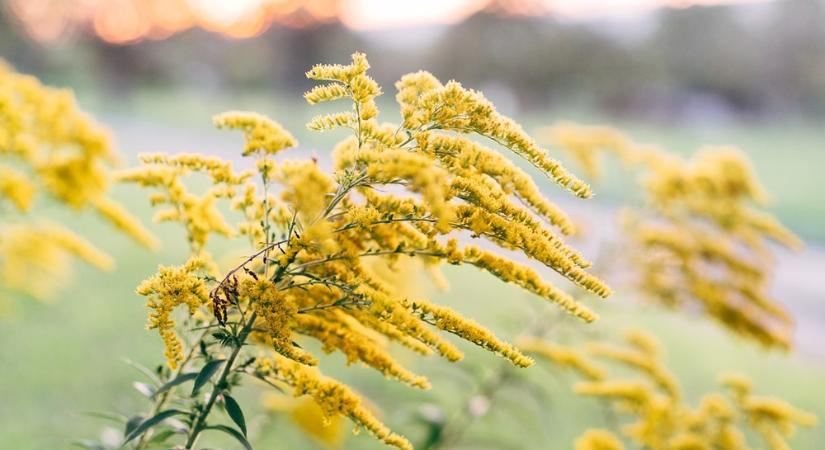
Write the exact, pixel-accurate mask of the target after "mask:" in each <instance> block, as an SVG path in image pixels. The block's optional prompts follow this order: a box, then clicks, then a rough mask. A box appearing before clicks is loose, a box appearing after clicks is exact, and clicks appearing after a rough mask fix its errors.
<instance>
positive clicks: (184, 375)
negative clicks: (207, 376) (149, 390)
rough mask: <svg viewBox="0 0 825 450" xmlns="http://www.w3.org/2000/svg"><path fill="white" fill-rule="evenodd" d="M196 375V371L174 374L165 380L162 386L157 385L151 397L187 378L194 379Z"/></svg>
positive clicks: (183, 381)
mask: <svg viewBox="0 0 825 450" xmlns="http://www.w3.org/2000/svg"><path fill="white" fill-rule="evenodd" d="M197 377H198V373H197V372H187V373H182V374H180V375H178V376H176V377H175V378H174V379H172V380H170V381H168V382H166V383H165V384H164V385H163V386H161V387H159V388H158V390H156V391H155V395H153V396H152V397H157V396H158V395H160V394H163V393H164V392H166V391H168V390H169V389H172V388H173V387H175V386H177V385H179V384H182V383H186V382H187V381H189V380H194V379H195V378H197Z"/></svg>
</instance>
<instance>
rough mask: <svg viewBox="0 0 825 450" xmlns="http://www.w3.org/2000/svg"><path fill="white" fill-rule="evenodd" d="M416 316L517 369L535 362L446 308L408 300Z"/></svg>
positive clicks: (476, 324) (422, 301)
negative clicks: (502, 359)
mask: <svg viewBox="0 0 825 450" xmlns="http://www.w3.org/2000/svg"><path fill="white" fill-rule="evenodd" d="M404 303H405V304H406V306H407V308H409V309H410V311H412V312H413V313H414V314H416V315H418V316H420V317H422V318H423V320H424V321H425V322H427V323H431V324H432V325H433V326H434V327H436V328H438V329H440V330H444V331H446V332H448V333H452V334H455V335H456V336H459V337H461V338H462V339H464V340H466V341H468V342H472V343H473V344H475V345H478V346H479V347H481V348H483V349H485V350H487V351H489V352H492V353H496V354H498V355H500V356H501V357H503V358H506V359H508V360H510V362H511V363H512V364H513V365H514V366H516V367H530V366H532V365H533V364H534V363H535V361H533V359H532V358H530V357H527V356H525V355H524V354H523V353H521V352H520V351H519V349H517V348H516V347H514V346H513V345H511V344H508V343H506V342H503V341H501V340H499V339H498V338H497V337H496V336H495V335H494V334H493V333H492V332H491V331H490V330H488V329H486V328H484V327H482V326H481V325H479V324H478V323H476V322H475V321H473V320H470V319H466V318H464V317H462V316H461V315H459V314H458V313H456V312H455V311H453V310H452V309H450V308H447V307H444V306H438V305H434V304H432V303H430V302H428V301H426V300H407V301H405V302H404Z"/></svg>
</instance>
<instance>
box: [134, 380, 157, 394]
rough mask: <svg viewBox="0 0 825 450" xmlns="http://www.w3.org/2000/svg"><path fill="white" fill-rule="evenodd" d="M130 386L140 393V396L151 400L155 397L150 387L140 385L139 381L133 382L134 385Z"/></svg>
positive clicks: (143, 384)
mask: <svg viewBox="0 0 825 450" xmlns="http://www.w3.org/2000/svg"><path fill="white" fill-rule="evenodd" d="M132 386H133V387H134V388H135V389H137V391H138V392H140V393H141V394H143V395H145V396H146V397H148V398H152V397H154V395H155V390H154V389H152V387H151V386H149V385H148V384H146V383H141V382H140V381H135V382H134V383H132Z"/></svg>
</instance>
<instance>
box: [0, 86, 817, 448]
mask: <svg viewBox="0 0 825 450" xmlns="http://www.w3.org/2000/svg"><path fill="white" fill-rule="evenodd" d="M175 100H176V101H175V102H174V103H175V105H176V106H172V105H171V103H172V102H171V101H170V100H168V99H167V100H166V106H168V108H166V107H165V106H164V104H163V103H162V101H161V105H160V106H158V105H157V104H155V103H152V102H156V101H160V99H154V98H150V99H146V100H141V101H139V102H138V103H137V104H135V105H132V107H134V108H135V110H137V111H143V113H142V114H143V116H144V117H145V118H146V119H145V120H146V121H147V122H159V121H164V122H167V123H169V124H170V125H166V126H168V127H169V128H174V130H175V132H178V133H180V132H183V133H184V135H188V134H192V135H197V134H203V135H204V136H205V137H204V138H203V140H202V141H206V140H210V139H211V138H212V137H213V136H217V134H208V133H214V132H207V131H206V130H207V129H208V128H207V127H208V123H209V117H210V116H211V114H212V113H213V112H215V111H220V110H223V109H229V108H255V109H258V110H262V111H264V112H267V113H269V114H271V115H272V116H273V117H278V118H284V122H285V123H286V125H287V126H289V127H291V128H293V129H299V127H300V124H301V123H303V122H304V120H305V119H306V117H307V116H309V115H311V114H313V113H316V112H317V111H314V110H311V109H309V108H307V107H304V106H301V109H300V111H301V112H293V111H292V110H291V107H290V106H289V105H283V104H277V103H274V102H269V101H266V100H261V99H260V98H257V97H250V98H240V97H239V98H236V99H234V102H232V103H230V102H229V101H224V100H220V99H218V100H214V99H212V100H209V101H205V100H202V99H197V98H194V99H193V98H190V97H183V98H179V99H175ZM144 103H145V104H153V105H154V106H152V107H144V106H143V105H144ZM144 108H145V109H144ZM176 108H179V109H176ZM182 110H186V111H189V112H190V113H191V114H189V113H187V114H186V115H183V114H181V111H182ZM108 113H109V114H114V115H116V114H118V111H109V112H108ZM549 116H550V117H552V119H550V120H546V121H545V120H543V119H542V118H538V117H533V118H531V120H530V121H529V122H528V125H530V126H538V125H540V124H544V123H549V122H552V121H554V120H557V119H563V118H565V117H561V116H559V117H556V115H555V114H552V115H549ZM104 117H106V116H104ZM181 117H186V119H181ZM574 118H575V117H574ZM594 120H595V119H594ZM585 121H593V120H585ZM622 125H623V126H624V127H626V128H627V129H628V130H630V131H631V133H632V134H633V135H634V136H635V137H637V138H638V139H639V140H640V141H644V142H657V143H660V144H663V145H665V146H666V147H668V148H672V149H673V150H674V151H680V152H689V151H691V150H692V149H694V148H695V147H697V146H699V145H700V144H702V143H720V144H721V143H726V144H736V145H739V146H741V147H743V148H745V149H747V151H748V152H749V153H750V154H751V155H752V156H753V158H754V161H755V165H756V167H757V170H758V171H759V173H760V175H761V176H762V178H763V179H764V182H765V185H766V186H767V188H768V189H769V190H770V191H771V192H773V193H774V194H775V200H776V208H775V211H777V212H778V214H779V215H780V216H781V217H782V219H783V220H785V221H786V222H787V223H789V224H790V225H791V227H792V228H794V229H795V230H797V231H799V232H800V233H802V234H803V235H804V236H806V237H808V238H810V240H812V241H817V240H825V223H823V222H825V202H822V201H821V199H819V198H818V196H821V194H823V193H825V177H821V176H817V173H816V171H817V170H819V168H820V167H823V166H825V151H823V149H825V129H817V128H815V127H813V126H811V125H805V124H789V125H783V126H779V125H776V126H766V127H758V128H749V127H745V126H733V127H727V128H723V129H715V130H700V129H692V130H691V129H687V130H684V129H679V130H677V129H668V128H665V129H661V128H653V127H650V126H645V125H643V124H638V123H626V124H622ZM132 134H133V135H135V136H138V135H140V134H145V133H142V132H140V130H138V131H134V130H133V132H132ZM153 139H154V140H153ZM328 139H329V138H320V139H316V138H312V139H309V140H306V141H307V142H309V145H310V146H312V145H316V146H318V147H319V148H321V146H322V144H323V143H324V142H328ZM202 141H201V142H202ZM175 142H176V143H178V142H180V139H178V140H176V141H175ZM219 142H220V143H221V145H222V143H223V142H227V143H231V142H235V141H219ZM120 143H121V148H122V149H123V152H124V153H125V154H126V155H133V154H134V153H135V152H138V151H147V150H164V151H165V150H178V149H179V150H187V151H199V150H200V148H192V147H197V143H193V144H192V147H187V148H177V147H176V148H169V145H167V144H166V143H165V142H162V140H161V139H159V138H158V136H150V137H148V138H146V140H139V139H134V140H133V139H131V138H127V139H126V140H123V139H121V142H120ZM789 143H790V144H789ZM234 148H237V147H234ZM129 158H131V156H129ZM620 184H621V183H620V181H619V178H618V177H615V176H612V175H611V177H609V179H608V181H607V183H606V184H605V185H603V187H601V188H600V189H602V190H601V191H600V192H611V191H613V190H614V189H613V188H614V187H615V188H616V189H615V190H616V191H620V187H621V186H620ZM142 195H143V194H142V193H139V192H137V191H136V190H133V189H131V188H126V187H120V188H118V189H117V196H118V198H120V199H122V200H123V201H124V202H125V203H127V204H128V205H133V206H134V208H133V209H134V211H135V213H136V214H137V215H139V216H140V217H144V218H147V217H150V215H151V212H150V211H149V208H148V207H147V206H146V205H145V203H146V202H144V201H143V199H142ZM600 196H601V198H602V199H603V201H608V202H611V201H615V200H617V199H618V198H619V196H617V195H610V194H600ZM57 218H58V219H60V220H63V221H65V222H67V223H69V224H70V225H71V226H72V227H73V228H74V229H77V230H82V231H83V233H84V234H85V235H87V236H92V237H93V240H94V241H95V242H96V243H97V244H98V245H99V246H100V247H102V248H103V249H105V250H107V251H108V252H110V253H111V254H112V255H113V256H115V258H116V259H117V261H118V267H117V269H116V270H115V271H113V272H111V273H105V274H101V273H98V272H94V271H92V270H90V269H87V268H85V267H78V270H77V273H76V277H75V280H74V282H73V283H72V284H71V285H70V286H69V287H68V289H66V290H65V291H64V293H63V294H62V295H61V296H60V297H59V298H57V299H55V302H54V303H53V304H42V303H35V302H32V301H28V300H22V301H21V302H18V303H17V305H18V307H17V308H16V310H15V311H14V312H13V315H12V316H11V317H6V318H3V319H0V342H4V343H6V345H3V346H0V370H2V373H3V375H2V380H3V382H2V383H0V448H2V449H15V450H43V449H60V448H67V447H68V446H69V444H70V442H71V441H72V440H74V439H78V438H85V437H96V436H97V435H98V434H99V433H100V430H101V429H102V428H103V427H104V426H106V425H107V424H106V423H105V422H101V421H99V420H97V419H93V418H90V417H86V416H84V415H83V414H82V412H83V411H99V410H106V411H112V410H113V411H117V412H121V413H124V414H129V413H133V412H136V411H141V410H143V409H145V408H146V406H147V405H146V403H145V400H142V399H141V396H140V394H138V393H137V392H136V391H135V390H133V389H132V388H131V387H130V386H131V383H132V381H134V380H138V379H140V375H139V374H138V373H137V372H136V371H135V370H134V369H133V368H131V367H129V366H128V365H127V364H125V363H123V362H122V359H123V358H125V357H128V358H130V359H132V360H134V361H137V362H140V363H143V364H146V365H150V366H151V365H154V364H157V363H158V362H159V361H160V360H161V353H162V352H161V344H160V340H159V338H157V336H156V335H155V334H154V333H149V332H147V331H146V330H145V329H144V324H145V308H144V307H143V301H142V300H141V299H140V298H139V297H138V296H137V295H136V294H134V293H133V290H134V287H135V286H136V285H137V283H138V282H139V281H140V280H141V279H143V278H144V277H146V276H147V275H149V274H151V273H152V272H154V270H155V268H156V266H157V264H158V263H161V262H163V263H170V264H171V263H177V262H180V255H182V254H183V252H184V245H183V244H182V242H181V240H182V234H181V233H180V232H179V230H177V229H176V228H175V227H174V226H169V225H164V226H154V227H153V229H154V230H155V231H156V232H157V234H158V235H160V236H163V237H164V239H163V240H164V247H163V250H162V251H160V252H159V253H150V252H148V251H145V250H141V249H139V248H137V247H136V246H135V245H133V244H132V243H131V242H129V241H128V240H126V239H125V238H122V237H118V236H115V235H113V233H111V232H110V231H109V230H108V229H107V228H106V227H105V226H103V225H101V224H100V223H98V222H97V221H95V220H92V219H88V218H78V217H74V216H68V215H67V216H57ZM217 247H218V248H222V249H226V248H227V244H226V243H225V242H219V243H218V246H217ZM448 276H449V277H450V278H451V279H452V280H453V286H452V289H451V290H450V291H449V292H447V293H436V294H435V296H436V298H437V300H439V301H443V302H444V303H447V304H450V305H451V306H453V307H455V308H456V309H459V310H461V311H463V312H466V313H467V315H468V316H471V317H473V318H476V319H477V320H479V321H481V322H482V323H485V324H493V328H494V329H496V330H497V331H499V332H500V334H501V335H502V336H504V337H513V336H516V335H517V334H518V332H519V330H520V329H522V328H523V327H524V326H525V324H526V322H527V321H528V317H531V316H535V315H536V314H537V311H538V312H541V311H544V310H546V309H550V308H543V307H542V306H541V302H540V300H538V299H536V298H533V297H531V296H529V295H526V294H524V293H522V292H520V291H518V290H516V289H514V288H512V287H511V286H507V285H503V284H502V283H500V282H498V281H497V280H495V279H491V278H490V277H487V276H481V275H479V274H478V273H476V272H475V271H473V270H471V269H450V270H448ZM594 306H595V308H596V309H597V311H598V312H599V313H600V314H601V315H602V316H603V320H601V321H599V322H597V323H596V324H594V325H590V326H584V325H580V324H577V323H575V322H573V321H572V320H571V319H568V318H565V317H557V318H553V319H552V320H550V322H551V327H552V329H553V332H554V333H555V334H554V336H556V337H558V339H559V340H562V341H563V340H565V339H568V338H569V337H571V336H576V335H580V334H581V333H586V334H588V335H592V336H610V335H613V334H615V333H616V332H617V331H618V330H621V329H624V328H627V327H631V326H640V327H643V328H646V329H649V330H651V331H653V332H654V333H655V334H656V335H657V336H658V337H660V338H661V339H662V340H663V342H664V343H665V344H666V346H667V349H668V361H669V363H670V365H671V367H672V368H673V370H674V371H675V372H676V374H677V375H678V376H679V378H680V380H681V382H682V385H683V387H684V388H685V390H686V392H687V394H688V397H689V398H690V399H692V400H696V398H698V396H700V395H701V394H702V393H703V392H705V391H707V390H709V389H712V388H713V386H714V382H715V379H716V374H718V373H720V372H723V371H741V372H744V373H747V374H748V375H749V376H751V377H753V378H754V379H755V380H756V382H757V386H758V387H757V390H758V392H760V393H766V394H776V395H779V396H781V397H783V398H786V399H787V400H789V401H791V402H793V403H795V404H797V405H798V406H799V407H801V408H803V409H807V410H809V411H812V412H815V413H816V414H817V415H819V416H820V418H823V419H825V402H823V401H822V400H823V399H825V384H824V383H822V380H824V379H825V361H821V360H811V359H805V358H803V357H801V356H798V355H783V354H776V353H770V354H766V353H764V352H762V351H760V350H759V349H758V348H756V347H755V346H753V345H751V344H748V343H744V342H740V341H738V340H736V339H734V338H732V337H731V336H730V335H728V334H726V333H724V332H722V331H720V330H718V329H717V328H716V327H714V326H712V325H710V324H708V323H706V322H704V321H701V320H698V319H694V318H690V317H686V316H678V315H674V314H670V313H666V312H663V311H660V310H657V309H653V308H647V307H642V306H639V305H635V304H633V303H632V302H631V301H630V299H628V298H624V297H623V296H622V295H621V294H619V295H617V296H616V297H615V298H613V299H611V300H609V301H608V302H600V303H598V304H595V305H594ZM820 308H821V307H820ZM554 317H555V316H554ZM463 348H465V349H466V350H467V354H468V358H467V360H466V361H465V362H463V363H462V364H461V365H460V367H463V369H459V368H456V367H451V365H449V364H446V363H443V362H440V361H437V360H432V359H427V360H422V359H420V358H414V357H411V356H410V355H408V354H405V353H404V352H403V351H401V352H399V354H400V355H401V356H400V358H401V359H402V361H407V362H409V364H410V365H411V367H412V368H414V369H416V370H418V371H419V372H421V373H423V374H426V375H428V376H430V377H431V379H432V380H433V385H434V389H433V390H431V391H428V392H418V391H413V390H411V389H407V388H405V387H403V386H399V385H397V384H396V383H393V382H389V381H386V380H384V379H383V378H382V377H381V376H379V375H376V374H374V373H372V372H371V371H369V370H367V369H364V368H360V367H355V368H351V369H347V370H343V360H342V359H341V358H340V357H331V358H328V359H327V360H325V361H324V363H323V364H324V365H325V371H327V372H329V373H331V374H334V375H340V376H341V378H343V379H344V380H346V381H348V382H351V383H352V384H353V385H354V386H356V387H358V389H359V390H361V391H362V392H364V393H365V394H367V395H368V396H369V397H370V399H372V400H373V401H374V402H375V405H376V407H377V408H378V409H379V410H381V411H383V418H384V420H385V421H387V422H388V424H390V425H392V426H394V427H395V428H397V429H398V431H400V432H402V433H405V434H407V435H408V436H410V437H411V438H413V439H414V440H419V441H420V439H422V438H423V435H424V433H425V430H424V428H423V426H422V425H421V423H420V422H419V421H417V419H416V418H415V417H416V413H415V412H416V410H417V409H418V408H420V407H421V406H423V405H440V406H441V407H442V408H443V410H444V413H445V414H446V415H447V416H448V417H449V416H450V415H452V414H453V413H454V411H456V410H458V409H459V408H460V407H461V405H462V404H463V402H464V401H465V400H466V399H467V398H468V397H469V396H470V395H472V386H473V382H472V381H473V380H476V381H477V380H479V379H482V378H484V377H485V376H487V374H489V372H490V371H491V370H494V369H495V368H497V367H498V365H499V361H497V360H496V359H495V358H494V357H493V356H490V355H488V354H486V353H483V352H480V351H477V350H475V349H473V348H468V347H466V346H464V347H463ZM521 377H523V378H520V380H521V382H520V384H519V387H518V388H508V389H507V390H506V391H504V392H502V394H501V395H500V396H498V397H497V398H494V399H493V408H492V410H491V412H490V413H489V414H488V415H486V416H484V417H483V418H481V419H480V420H478V421H477V422H475V423H473V424H472V425H471V426H470V427H469V428H468V429H467V430H466V441H464V442H465V445H464V446H463V447H462V448H473V449H478V448H483V447H482V446H480V445H478V443H477V441H479V440H481V439H483V438H484V437H485V436H491V435H492V436H496V440H495V441H493V442H495V444H492V445H491V446H488V447H487V448H514V449H525V450H532V449H536V450H538V449H560V450H561V449H567V448H570V442H571V441H572V439H573V438H574V437H575V436H576V435H578V434H580V433H581V432H582V431H583V430H584V429H585V428H587V427H588V426H591V425H599V424H600V423H602V422H603V420H604V419H603V416H602V412H601V409H600V408H599V406H598V405H597V404H596V403H594V402H592V401H590V400H583V399H579V398H576V397H574V396H573V395H572V394H571V393H570V384H571V382H572V381H573V378H572V377H568V376H567V375H565V374H560V373H558V372H557V371H553V370H548V367H547V366H544V367H537V368H533V369H528V371H526V372H524V373H522V375H521ZM528 382H529V383H528ZM528 384H529V385H538V386H540V388H539V391H540V392H541V393H542V394H541V395H532V394H531V392H532V391H527V390H525V389H524V386H527V385H528ZM259 392H260V390H258V389H257V388H249V389H247V390H245V391H244V392H243V393H242V395H241V399H242V400H243V401H244V404H245V405H250V406H249V407H248V410H249V412H248V414H251V419H250V422H251V423H252V424H253V427H252V428H253V434H252V437H253V443H254V444H256V448H259V449H269V450H280V449H284V450H286V449H297V448H307V449H313V448H316V445H315V444H313V443H312V442H311V441H308V440H307V439H305V438H304V437H302V436H300V435H299V434H298V433H297V432H296V431H295V430H294V428H293V427H291V426H290V424H289V422H288V420H287V419H286V418H285V417H283V416H278V415H275V416H271V415H269V414H266V413H265V412H263V411H262V410H261V408H260V407H259V406H258V405H259V401H258V396H259ZM822 442H825V426H820V427H818V428H816V429H814V430H803V431H801V432H799V433H798V434H797V436H796V437H795V438H794V440H793V441H792V448H794V449H802V450H806V449H809V450H816V449H819V448H821V443H822ZM214 445H224V448H226V449H234V448H236V447H235V446H233V444H231V443H225V442H223V441H216V442H215V443H214ZM345 448H348V449H370V448H381V447H380V446H378V445H376V444H374V443H372V441H371V440H370V439H369V438H368V437H365V436H363V435H362V436H357V437H351V438H350V439H349V440H348V442H347V444H346V445H345Z"/></svg>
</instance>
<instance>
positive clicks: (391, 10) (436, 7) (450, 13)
mask: <svg viewBox="0 0 825 450" xmlns="http://www.w3.org/2000/svg"><path fill="white" fill-rule="evenodd" d="M757 1H770V0H535V1H534V3H535V5H536V9H543V10H544V11H545V12H548V13H554V14H557V15H562V16H568V17H582V16H593V15H601V14H614V13H624V12H627V13H632V12H634V11H644V10H649V9H653V8H656V7H661V6H675V7H680V6H681V7H684V6H690V5H697V4H720V3H748V2H750V3H755V2H757ZM486 3H488V2H486V1H484V0H409V1H404V0H401V1H397V0H396V1H393V0H345V1H344V5H345V7H344V8H342V11H341V20H342V22H344V24H345V25H347V26H349V27H351V28H354V29H362V30H363V29H377V28H379V29H380V28H391V27H398V26H415V25H426V24H448V23H454V22H458V21H460V20H462V19H464V18H465V17H467V16H469V15H471V14H472V13H473V12H475V11H477V10H478V9H479V8H481V7H483V6H484V5H485V4H486Z"/></svg>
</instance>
